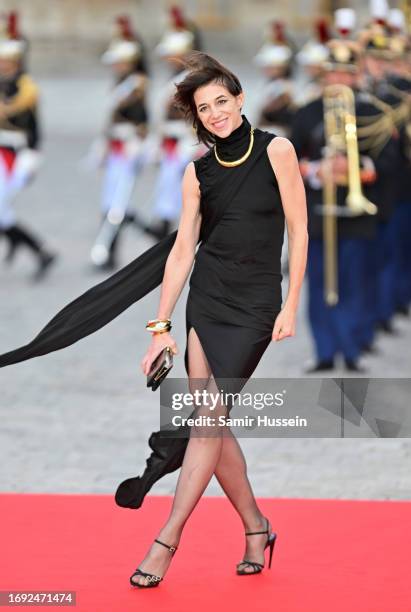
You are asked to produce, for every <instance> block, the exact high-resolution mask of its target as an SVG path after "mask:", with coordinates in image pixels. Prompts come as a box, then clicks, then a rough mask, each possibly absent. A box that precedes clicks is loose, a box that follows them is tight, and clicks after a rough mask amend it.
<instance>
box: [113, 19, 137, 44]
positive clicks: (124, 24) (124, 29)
mask: <svg viewBox="0 0 411 612" xmlns="http://www.w3.org/2000/svg"><path fill="white" fill-rule="evenodd" d="M116 23H117V26H118V29H119V33H120V36H121V38H123V39H124V40H135V38H136V37H135V34H134V31H133V26H132V25H131V21H130V18H129V17H127V15H119V16H118V17H117V19H116Z"/></svg>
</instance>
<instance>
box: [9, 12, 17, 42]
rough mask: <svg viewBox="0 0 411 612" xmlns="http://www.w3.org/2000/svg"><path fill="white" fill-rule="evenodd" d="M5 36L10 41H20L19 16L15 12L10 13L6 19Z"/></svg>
mask: <svg viewBox="0 0 411 612" xmlns="http://www.w3.org/2000/svg"><path fill="white" fill-rule="evenodd" d="M7 34H8V36H9V38H11V39H12V40H19V39H20V32H19V15H18V13H17V11H10V13H9V16H8V19H7Z"/></svg>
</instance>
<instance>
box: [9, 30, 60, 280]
mask: <svg viewBox="0 0 411 612" xmlns="http://www.w3.org/2000/svg"><path fill="white" fill-rule="evenodd" d="M25 50H26V43H25V41H24V40H22V39H21V40H18V39H15V38H14V39H12V38H8V39H3V40H1V41H0V234H3V236H5V237H6V238H7V240H8V243H9V250H8V253H7V255H6V262H8V263H10V262H11V261H12V259H13V257H14V254H15V252H16V249H17V248H18V247H20V246H23V245H25V246H26V247H27V248H29V249H30V251H31V252H33V253H34V254H35V256H36V259H37V261H38V268H37V270H36V272H35V274H34V280H40V279H41V278H42V277H43V276H44V274H45V272H46V270H48V268H49V266H50V264H51V263H52V262H53V261H54V260H55V257H56V255H55V254H54V253H51V252H49V250H47V249H46V248H45V247H44V246H43V244H42V241H41V240H40V239H39V238H38V237H36V236H35V235H33V233H32V232H30V231H28V230H27V229H26V228H25V227H23V225H22V224H21V223H18V222H17V219H16V214H15V211H14V207H13V204H14V200H15V198H16V197H17V196H18V194H19V193H20V192H21V191H22V189H23V188H24V187H26V186H27V185H28V184H29V183H30V182H31V181H32V180H33V178H34V176H35V175H36V173H37V170H38V168H39V165H40V152H39V144H40V137H39V126H38V119H37V103H38V95H39V92H38V87H37V85H36V84H35V83H34V81H33V79H32V78H31V77H30V76H29V75H28V74H27V73H26V72H24V71H23V70H22V60H23V57H24V53H25Z"/></svg>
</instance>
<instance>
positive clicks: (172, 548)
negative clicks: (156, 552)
mask: <svg viewBox="0 0 411 612" xmlns="http://www.w3.org/2000/svg"><path fill="white" fill-rule="evenodd" d="M154 542H158V543H159V544H162V545H163V546H165V547H166V548H168V550H169V551H170V552H171V553H172V554H174V553H175V552H176V550H177V546H169V545H168V544H165V543H164V542H161V541H160V540H157V538H156V539H155V540H154Z"/></svg>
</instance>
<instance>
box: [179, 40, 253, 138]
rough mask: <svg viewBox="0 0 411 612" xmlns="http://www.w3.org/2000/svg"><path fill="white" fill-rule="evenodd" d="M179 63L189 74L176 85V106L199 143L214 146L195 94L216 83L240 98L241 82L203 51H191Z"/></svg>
mask: <svg viewBox="0 0 411 612" xmlns="http://www.w3.org/2000/svg"><path fill="white" fill-rule="evenodd" d="M179 62H180V63H181V64H182V66H183V68H185V69H186V70H188V71H189V73H188V74H187V76H186V77H185V79H183V80H182V81H181V82H180V83H176V84H175V85H176V89H177V91H176V93H175V94H174V104H175V106H177V108H179V109H180V110H181V111H182V112H183V113H184V116H185V118H186V120H187V121H190V122H191V123H192V125H193V127H194V129H195V131H196V133H197V137H198V140H199V142H203V143H204V144H205V145H207V146H212V145H213V144H214V142H215V139H214V135H213V134H211V132H209V131H208V130H206V128H205V127H204V126H203V124H202V123H201V120H200V119H199V118H198V116H197V108H196V105H195V102H194V92H195V91H196V90H197V89H198V88H199V87H202V86H203V85H207V84H208V83H212V82H213V81H215V82H217V83H221V85H224V87H226V88H227V89H228V91H229V92H230V94H231V95H233V96H238V95H239V94H240V93H241V92H242V91H243V89H242V87H241V84H240V81H239V80H238V78H237V77H236V76H235V74H233V73H232V72H231V71H230V70H228V68H226V67H225V66H223V65H222V64H220V62H218V61H217V60H216V59H214V58H213V57H211V55H207V53H202V52H201V51H191V53H189V54H188V55H187V56H186V57H185V58H183V59H180V60H179Z"/></svg>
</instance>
